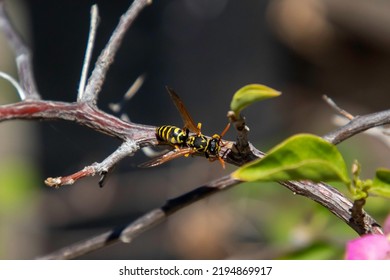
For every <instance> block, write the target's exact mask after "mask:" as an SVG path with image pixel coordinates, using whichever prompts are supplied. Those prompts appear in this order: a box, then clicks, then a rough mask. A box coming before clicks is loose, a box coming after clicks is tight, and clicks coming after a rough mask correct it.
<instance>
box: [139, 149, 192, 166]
mask: <svg viewBox="0 0 390 280" xmlns="http://www.w3.org/2000/svg"><path fill="white" fill-rule="evenodd" d="M192 153H194V150H193V149H192V148H183V149H180V150H173V151H170V152H168V153H166V154H163V155H162V156H159V157H156V158H154V159H152V160H150V161H147V162H144V163H141V164H140V165H138V167H155V166H157V165H160V164H163V163H165V162H167V161H170V160H173V159H175V158H178V157H181V156H185V155H189V154H192Z"/></svg>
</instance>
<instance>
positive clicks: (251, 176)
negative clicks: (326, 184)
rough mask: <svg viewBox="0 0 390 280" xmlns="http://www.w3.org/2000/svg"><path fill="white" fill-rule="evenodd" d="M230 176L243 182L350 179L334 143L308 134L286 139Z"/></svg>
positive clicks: (347, 180)
mask: <svg viewBox="0 0 390 280" xmlns="http://www.w3.org/2000/svg"><path fill="white" fill-rule="evenodd" d="M232 176H233V177H234V178H236V179H239V180H243V181H287V180H305V179H306V180H312V181H316V182H318V181H342V182H344V183H345V184H349V182H350V179H349V176H348V171H347V167H346V164H345V161H344V159H343V157H342V156H341V154H340V152H339V151H338V150H337V148H336V146H334V145H333V144H331V143H329V142H327V141H325V140H324V139H322V138H320V137H318V136H315V135H311V134H297V135H295V136H292V137H290V138H288V139H287V140H285V141H284V142H282V143H281V144H279V145H277V146H276V147H274V148H273V149H271V150H270V151H269V152H268V153H267V154H266V156H265V157H263V158H262V159H258V160H255V161H253V162H250V163H249V164H246V165H244V166H242V167H241V168H239V169H238V170H236V171H235V172H234V173H233V175H232Z"/></svg>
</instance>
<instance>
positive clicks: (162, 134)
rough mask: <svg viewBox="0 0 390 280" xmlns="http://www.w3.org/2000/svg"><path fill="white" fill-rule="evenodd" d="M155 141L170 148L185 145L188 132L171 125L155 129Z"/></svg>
mask: <svg viewBox="0 0 390 280" xmlns="http://www.w3.org/2000/svg"><path fill="white" fill-rule="evenodd" d="M156 137H157V140H158V141H160V142H163V143H166V144H169V145H172V146H183V145H185V144H186V141H187V138H188V132H187V131H186V130H183V129H181V128H178V127H176V126H173V125H163V126H159V127H157V128H156Z"/></svg>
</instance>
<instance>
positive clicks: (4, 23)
mask: <svg viewBox="0 0 390 280" xmlns="http://www.w3.org/2000/svg"><path fill="white" fill-rule="evenodd" d="M4 6H5V3H4V1H3V0H1V1H0V28H1V29H2V30H3V32H4V34H5V36H6V37H7V39H8V42H9V44H10V45H11V47H12V49H13V50H14V52H15V59H16V67H17V69H18V75H19V83H20V86H21V87H22V89H23V90H24V92H25V96H20V98H21V100H40V99H41V97H40V95H39V93H38V91H37V87H36V85H35V79H34V74H33V67H32V61H31V53H30V50H29V49H28V48H27V47H26V46H25V44H24V43H23V40H22V38H21V37H20V35H19V34H18V32H17V31H16V30H15V28H14V27H13V26H12V24H11V21H10V19H9V17H8V15H7V13H6V11H5V7H4ZM19 94H20V92H19Z"/></svg>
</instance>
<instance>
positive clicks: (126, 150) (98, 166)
mask: <svg viewBox="0 0 390 280" xmlns="http://www.w3.org/2000/svg"><path fill="white" fill-rule="evenodd" d="M138 149H139V146H138V144H137V142H136V141H133V140H126V141H125V142H123V143H122V145H121V146H120V147H119V148H118V149H117V150H116V151H115V152H113V153H112V154H110V155H109V156H108V157H107V158H106V159H105V160H104V161H102V162H101V163H94V164H92V165H90V166H86V167H84V168H83V169H82V170H80V171H78V172H76V173H74V174H72V175H69V176H65V177H56V178H51V177H49V178H47V179H46V180H45V184H46V185H48V186H49V187H55V188H58V187H60V186H63V185H73V184H74V183H75V182H76V181H77V180H79V179H81V178H84V177H87V176H95V175H96V174H100V175H103V176H105V175H106V174H107V173H108V172H109V171H110V170H111V169H112V168H113V167H114V166H115V165H116V164H117V163H118V162H119V161H121V160H122V159H123V158H124V157H126V156H131V155H133V154H134V153H135V152H136V151H137V150H138ZM102 180H103V179H101V181H102Z"/></svg>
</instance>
